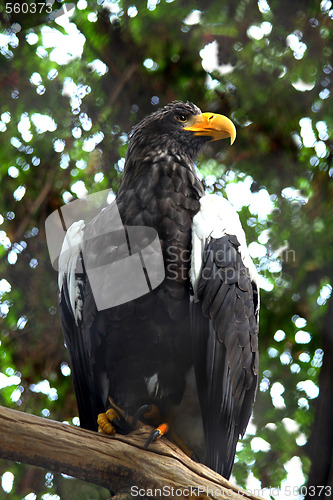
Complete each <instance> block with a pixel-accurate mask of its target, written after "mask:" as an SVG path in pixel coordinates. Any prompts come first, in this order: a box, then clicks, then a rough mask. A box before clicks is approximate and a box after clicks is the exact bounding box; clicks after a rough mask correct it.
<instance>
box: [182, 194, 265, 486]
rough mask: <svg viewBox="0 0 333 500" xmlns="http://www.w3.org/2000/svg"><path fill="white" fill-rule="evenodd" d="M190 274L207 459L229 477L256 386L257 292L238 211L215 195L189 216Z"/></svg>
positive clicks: (195, 362)
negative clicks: (190, 240) (191, 216)
mask: <svg viewBox="0 0 333 500" xmlns="http://www.w3.org/2000/svg"><path fill="white" fill-rule="evenodd" d="M191 281H192V286H193V289H194V297H193V301H192V303H191V320H192V337H193V345H194V366H195V371H196V378H197V387H198V392H199V399H200V405H201V413H202V420H203V426H204V432H205V447H206V458H205V462H206V464H207V465H208V466H209V467H211V468H212V469H214V470H216V471H217V472H219V473H220V474H222V475H223V476H224V477H227V478H228V477H229V476H230V474H231V470H232V466H233V462H234V456H235V450H236V445H237V441H238V439H239V437H240V436H242V435H243V434H244V432H245V430H246V427H247V424H248V421H249V418H250V415H251V410H252V405H253V401H254V398H255V393H256V387H257V376H258V307H259V296H258V287H257V284H256V270H255V267H254V265H253V263H252V261H251V258H250V256H249V254H248V252H247V248H246V241H245V235H244V231H243V229H242V227H241V224H240V221H239V217H238V214H237V213H236V212H235V211H234V209H233V208H232V207H231V205H230V204H229V203H228V202H227V200H225V199H224V198H222V197H220V196H217V195H206V196H204V197H203V198H202V199H201V209H200V211H199V212H198V214H197V215H196V216H195V217H194V220H193V231H192V261H191Z"/></svg>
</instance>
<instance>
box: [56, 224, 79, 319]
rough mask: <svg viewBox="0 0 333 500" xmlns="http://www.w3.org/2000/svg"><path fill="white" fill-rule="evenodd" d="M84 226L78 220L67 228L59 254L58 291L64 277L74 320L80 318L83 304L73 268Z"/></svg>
mask: <svg viewBox="0 0 333 500" xmlns="http://www.w3.org/2000/svg"><path fill="white" fill-rule="evenodd" d="M84 226H85V223H84V221H83V220H79V221H77V222H74V223H73V224H72V225H71V226H70V227H69V228H68V230H67V232H66V235H65V238H64V242H63V244H62V248H61V252H60V255H59V275H58V287H59V292H61V289H62V286H63V282H64V279H66V280H67V287H68V293H69V300H70V304H71V308H72V311H73V314H74V317H75V321H76V322H77V321H78V320H79V319H81V312H82V305H83V304H82V301H81V300H80V289H79V286H78V285H79V280H78V279H77V278H76V276H75V268H76V264H77V259H78V256H79V254H80V251H81V248H82V243H83V229H84Z"/></svg>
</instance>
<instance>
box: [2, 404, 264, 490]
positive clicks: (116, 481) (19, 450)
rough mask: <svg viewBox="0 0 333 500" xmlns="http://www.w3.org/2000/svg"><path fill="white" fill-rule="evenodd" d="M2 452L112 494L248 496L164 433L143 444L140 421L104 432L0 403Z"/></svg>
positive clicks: (144, 430)
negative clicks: (126, 430)
mask: <svg viewBox="0 0 333 500" xmlns="http://www.w3.org/2000/svg"><path fill="white" fill-rule="evenodd" d="M0 429H1V439H0V457H2V458H6V459H10V460H15V461H18V462H24V463H27V464H30V465H37V466H39V467H43V468H45V469H48V470H52V471H55V472H60V473H64V474H68V475H70V476H74V477H76V478H78V479H82V480H84V481H88V482H91V483H95V484H97V485H99V486H103V487H105V488H109V489H110V490H111V491H112V492H113V493H114V494H116V497H115V498H122V499H125V498H134V497H138V498H143V497H144V496H146V495H147V496H148V497H149V498H152V497H153V498H170V499H172V498H177V499H179V498H189V497H193V498H200V499H201V500H203V499H208V498H209V499H219V500H221V499H231V500H240V499H243V500H244V499H251V500H256V499H258V498H259V497H255V496H253V495H250V494H249V493H247V492H245V491H244V490H241V489H240V488H238V487H237V486H234V485H232V484H231V483H230V482H229V481H227V480H226V479H224V478H223V477H222V476H220V475H219V474H216V473H215V472H213V471H211V470H210V469H209V468H208V467H205V466H204V465H201V464H197V463H195V462H193V461H192V460H191V459H190V458H188V457H187V456H186V455H184V454H183V453H182V452H181V451H180V450H179V449H178V448H177V447H176V446H175V445H173V444H172V443H170V442H169V441H168V440H167V439H166V438H162V439H160V440H159V441H158V442H156V443H153V444H152V445H151V446H150V447H149V449H148V450H145V449H144V448H143V444H144V442H145V440H146V438H147V436H148V434H149V433H150V431H151V428H150V427H147V426H143V427H141V428H140V429H139V430H137V431H134V432H133V433H131V434H130V435H128V436H120V435H116V436H106V435H101V434H98V433H95V432H90V431H87V430H84V429H80V428H78V427H74V426H71V425H67V424H62V423H59V422H55V421H53V420H49V419H46V418H41V417H37V416H35V415H29V414H26V413H23V412H19V411H16V410H12V409H9V408H4V407H1V406H0Z"/></svg>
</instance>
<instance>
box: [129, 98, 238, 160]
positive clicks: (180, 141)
mask: <svg viewBox="0 0 333 500" xmlns="http://www.w3.org/2000/svg"><path fill="white" fill-rule="evenodd" d="M227 137H230V139H231V144H232V143H233V142H234V140H235V138H236V129H235V126H234V124H233V123H232V121H231V120H229V118H227V117H226V116H223V115H218V114H215V113H202V112H201V110H200V109H199V108H198V107H197V106H195V105H194V104H192V103H191V102H186V103H185V102H181V101H174V102H172V103H170V104H167V105H166V106H164V107H163V108H161V109H159V110H158V111H155V112H154V113H152V114H151V115H149V116H147V117H146V118H144V119H143V120H142V121H141V122H140V123H138V124H137V125H136V126H135V127H134V128H133V130H132V132H131V135H130V141H129V146H128V151H127V159H128V160H130V159H132V160H133V159H134V158H135V160H139V161H140V160H144V159H145V158H147V157H149V156H151V155H154V156H155V157H156V156H157V155H159V154H162V155H163V154H170V153H171V154H176V155H180V156H184V157H185V158H187V159H190V160H191V161H195V160H196V158H197V156H198V155H199V153H200V152H201V150H202V148H203V147H204V145H205V144H206V143H207V142H209V141H215V140H218V139H225V138H227Z"/></svg>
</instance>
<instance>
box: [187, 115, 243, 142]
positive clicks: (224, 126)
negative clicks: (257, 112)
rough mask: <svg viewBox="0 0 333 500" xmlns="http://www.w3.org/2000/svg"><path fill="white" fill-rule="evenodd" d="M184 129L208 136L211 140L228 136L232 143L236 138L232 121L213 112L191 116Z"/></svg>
mask: <svg viewBox="0 0 333 500" xmlns="http://www.w3.org/2000/svg"><path fill="white" fill-rule="evenodd" d="M184 130H190V131H191V132H194V135H204V136H209V137H211V138H212V139H211V140H212V141H218V140H219V139H226V138H227V137H230V140H231V144H232V143H233V142H234V141H235V139H236V128H235V125H234V124H233V123H232V121H231V120H229V118H227V117H226V116H223V115H217V114H215V113H202V114H201V115H196V116H193V117H191V118H190V120H189V122H188V125H187V126H185V127H184Z"/></svg>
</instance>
